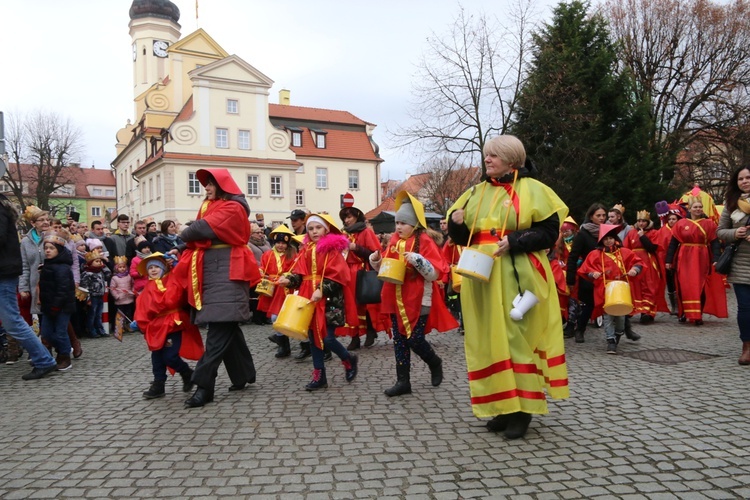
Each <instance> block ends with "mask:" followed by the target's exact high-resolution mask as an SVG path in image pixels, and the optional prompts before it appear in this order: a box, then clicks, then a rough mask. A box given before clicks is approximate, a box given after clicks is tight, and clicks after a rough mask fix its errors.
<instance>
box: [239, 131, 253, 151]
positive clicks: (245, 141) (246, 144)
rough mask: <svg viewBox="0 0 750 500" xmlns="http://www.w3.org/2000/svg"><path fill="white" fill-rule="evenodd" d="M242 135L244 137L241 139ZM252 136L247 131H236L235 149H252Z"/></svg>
mask: <svg viewBox="0 0 750 500" xmlns="http://www.w3.org/2000/svg"><path fill="white" fill-rule="evenodd" d="M243 135H245V136H246V137H245V138H243ZM251 139H252V135H251V134H250V131H249V130H238V131H237V149H252V148H253V145H252V144H253V143H252V140H251Z"/></svg>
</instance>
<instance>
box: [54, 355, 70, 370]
mask: <svg viewBox="0 0 750 500" xmlns="http://www.w3.org/2000/svg"><path fill="white" fill-rule="evenodd" d="M72 366H73V363H71V362H70V356H67V357H65V358H60V361H58V362H57V371H59V372H66V371H68V370H70V369H71V368H72Z"/></svg>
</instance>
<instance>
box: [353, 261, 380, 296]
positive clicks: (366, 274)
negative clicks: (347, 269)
mask: <svg viewBox="0 0 750 500" xmlns="http://www.w3.org/2000/svg"><path fill="white" fill-rule="evenodd" d="M382 288H383V282H382V281H381V280H379V279H378V272H377V271H373V270H369V271H368V270H367V269H360V270H359V271H357V283H356V288H355V299H356V300H357V304H379V303H380V291H381V290H382Z"/></svg>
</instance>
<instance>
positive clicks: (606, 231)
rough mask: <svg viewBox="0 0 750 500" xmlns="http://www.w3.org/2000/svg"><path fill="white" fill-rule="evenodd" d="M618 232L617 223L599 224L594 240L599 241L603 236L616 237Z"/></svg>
mask: <svg viewBox="0 0 750 500" xmlns="http://www.w3.org/2000/svg"><path fill="white" fill-rule="evenodd" d="M619 232H620V226H619V225H618V224H600V225H599V239H598V240H596V242H597V243H601V242H602V240H603V239H604V237H605V236H614V237H615V238H617V233H619ZM612 233H614V234H612Z"/></svg>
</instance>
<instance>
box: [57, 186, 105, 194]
mask: <svg viewBox="0 0 750 500" xmlns="http://www.w3.org/2000/svg"><path fill="white" fill-rule="evenodd" d="M64 188H65V186H63V187H61V188H60V189H61V190H62V189H64ZM60 194H62V193H60ZM101 195H102V188H94V189H92V190H91V196H101Z"/></svg>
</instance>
